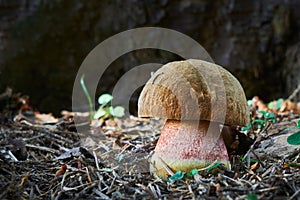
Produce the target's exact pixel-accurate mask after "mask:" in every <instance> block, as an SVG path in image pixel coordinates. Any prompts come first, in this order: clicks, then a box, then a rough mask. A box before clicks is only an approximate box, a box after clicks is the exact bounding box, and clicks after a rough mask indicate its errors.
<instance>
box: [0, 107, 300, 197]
mask: <svg viewBox="0 0 300 200" xmlns="http://www.w3.org/2000/svg"><path fill="white" fill-rule="evenodd" d="M9 110H14V112H9ZM16 110H17V111H16ZM18 112H19V110H18V109H15V108H14V107H13V106H10V107H9V108H8V107H5V109H3V110H2V112H1V113H2V114H1V115H0V166H1V167H0V191H1V194H0V199H248V200H255V199H300V148H299V145H290V144H288V143H287V142H286V138H287V137H288V136H289V135H290V134H292V133H294V132H295V129H296V128H295V127H296V124H297V122H298V121H299V120H300V116H299V115H296V114H286V115H277V116H276V122H275V123H272V124H268V126H266V127H265V128H263V129H261V130H255V133H256V135H254V139H255V143H254V144H253V145H252V146H251V148H250V149H249V150H248V151H247V153H246V154H244V155H231V161H232V163H231V164H232V169H231V170H229V171H228V170H226V169H224V168H222V166H219V167H216V168H214V169H213V170H203V171H202V172H201V173H195V174H193V176H191V177H183V178H178V179H177V180H173V181H163V180H161V179H159V178H158V177H155V176H154V175H152V174H150V173H149V167H148V166H149V163H148V160H149V157H150V156H151V155H152V153H153V150H154V148H155V144H156V142H157V140H158V138H159V134H160V129H161V127H162V125H163V123H164V122H163V121H162V120H159V119H140V118H136V117H127V118H123V119H115V120H108V121H105V122H103V123H102V124H101V125H98V126H97V125H94V127H91V126H89V125H87V124H82V128H83V130H85V131H82V132H81V133H78V132H77V131H76V129H75V126H74V122H73V121H72V120H70V119H60V120H59V122H57V123H46V124H37V123H33V122H35V121H34V120H32V119H33V118H32V117H34V116H31V115H29V114H27V115H25V113H24V112H23V113H22V115H20V112H19V114H18ZM16 116H17V118H16ZM20 116H21V117H20Z"/></svg>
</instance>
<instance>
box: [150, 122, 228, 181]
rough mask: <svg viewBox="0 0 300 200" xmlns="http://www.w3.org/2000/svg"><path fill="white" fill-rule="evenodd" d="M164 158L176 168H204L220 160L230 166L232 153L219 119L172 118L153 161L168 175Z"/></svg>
mask: <svg viewBox="0 0 300 200" xmlns="http://www.w3.org/2000/svg"><path fill="white" fill-rule="evenodd" d="M208 129H209V133H208V132H207V131H208ZM161 160H162V161H163V162H164V163H165V164H167V165H168V167H169V168H170V169H171V170H172V171H173V172H176V171H177V170H181V171H185V172H189V171H190V170H192V169H195V168H197V169H200V168H203V167H206V166H207V165H209V164H210V163H212V162H214V161H216V160H217V161H219V162H222V163H224V164H225V165H226V166H228V165H229V161H228V160H229V159H228V154H227V150H226V146H225V144H224V141H223V139H222V136H221V134H220V127H219V123H216V122H210V121H179V120H170V119H168V120H167V121H166V123H165V125H164V127H163V129H162V132H161V135H160V137H159V140H158V142H157V145H156V148H155V153H154V155H153V156H152V160H151V165H150V167H151V168H153V169H152V170H153V172H154V173H156V174H157V175H158V176H160V177H164V178H166V177H167V176H168V175H169V174H168V172H167V171H166V169H165V167H164V166H163V165H164V164H162V161H161Z"/></svg>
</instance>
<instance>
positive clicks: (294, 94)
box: [287, 84, 300, 100]
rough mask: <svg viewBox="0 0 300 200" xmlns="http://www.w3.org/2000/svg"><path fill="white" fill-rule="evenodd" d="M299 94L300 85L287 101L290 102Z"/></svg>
mask: <svg viewBox="0 0 300 200" xmlns="http://www.w3.org/2000/svg"><path fill="white" fill-rule="evenodd" d="M298 92H300V84H299V85H298V87H297V88H296V89H295V90H294V91H293V93H292V94H291V95H290V96H289V97H288V98H287V99H288V100H291V99H293V98H294V97H295V96H296V95H297V94H298Z"/></svg>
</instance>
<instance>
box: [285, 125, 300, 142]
mask: <svg viewBox="0 0 300 200" xmlns="http://www.w3.org/2000/svg"><path fill="white" fill-rule="evenodd" d="M295 128H296V129H300V120H298V123H297V126H296V127H295ZM286 140H287V142H288V143H289V144H292V145H300V131H297V132H296V133H293V134H292V135H290V136H289V137H288V138H287V139H286Z"/></svg>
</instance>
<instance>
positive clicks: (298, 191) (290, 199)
mask: <svg viewBox="0 0 300 200" xmlns="http://www.w3.org/2000/svg"><path fill="white" fill-rule="evenodd" d="M299 193H300V189H299V190H297V191H296V192H295V193H294V194H293V195H292V196H291V197H290V198H289V199H288V200H292V199H294V197H296V196H297V195H298V194H299Z"/></svg>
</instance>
